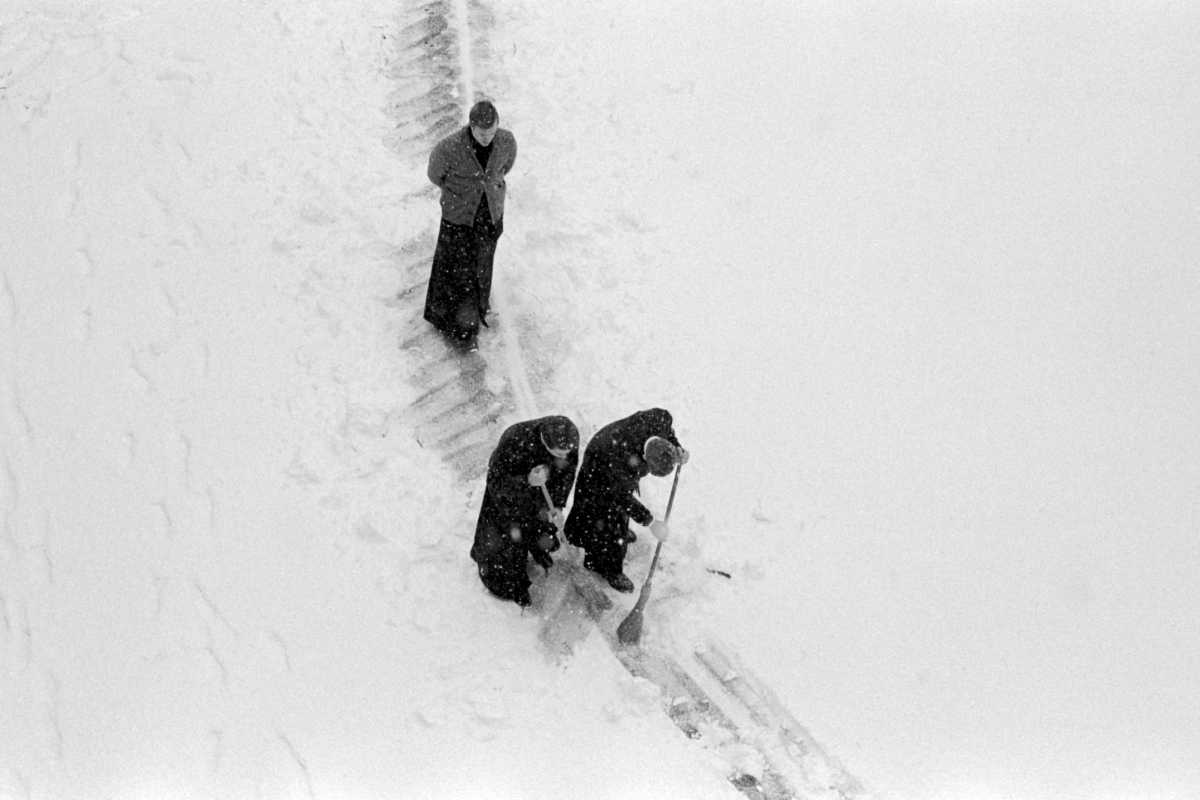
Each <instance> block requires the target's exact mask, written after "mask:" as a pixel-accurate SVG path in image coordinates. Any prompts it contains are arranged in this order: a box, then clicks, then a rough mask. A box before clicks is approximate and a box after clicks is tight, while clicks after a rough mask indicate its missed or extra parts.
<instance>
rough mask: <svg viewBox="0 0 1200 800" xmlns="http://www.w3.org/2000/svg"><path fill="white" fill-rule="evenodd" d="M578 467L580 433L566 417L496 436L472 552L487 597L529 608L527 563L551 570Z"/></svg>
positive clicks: (513, 428) (533, 422) (520, 424)
mask: <svg viewBox="0 0 1200 800" xmlns="http://www.w3.org/2000/svg"><path fill="white" fill-rule="evenodd" d="M578 464H579V429H578V428H576V427H575V423H573V422H571V420H570V419H568V418H567V417H561V416H552V417H542V418H540V419H534V420H529V421H528V422H518V423H516V424H515V425H512V426H510V427H509V428H508V429H506V430H505V431H504V433H503V434H501V435H500V442H499V444H497V445H496V449H495V451H493V452H492V456H491V458H490V459H489V460H488V472H487V487H486V488H485V490H484V493H483V506H482V507H481V508H480V509H479V522H478V523H477V524H476V525H475V543H474V545H473V546H472V547H471V558H472V559H474V560H475V562H476V563H477V564H478V565H479V578H480V580H482V581H483V585H484V586H486V587H487V588H488V591H490V592H491V593H492V594H494V595H496V596H497V597H500V598H503V599H505V600H512V601H513V602H515V603H516V604H517V605H520V606H527V605H529V583H530V581H529V575H528V574H527V572H526V569H527V567H528V565H529V557H530V556H532V557H533V560H534V561H536V562H537V563H538V564H540V565H541V566H542V568H543V569H545V570H547V571H548V570H549V569H550V567H551V566H552V565H553V564H554V559H552V558H551V557H550V554H551V553H553V552H554V551H555V550H557V549H558V548H559V541H558V532H559V531H560V530H561V529H562V525H563V516H562V508H563V506H565V505H566V504H567V496H568V495H570V494H571V487H572V486H573V485H574V483H575V467H576V466H577V465H578ZM543 491H545V492H547V493H549V495H550V499H551V500H552V501H553V504H552V505H551V504H549V503H547V502H546V495H545V494H543Z"/></svg>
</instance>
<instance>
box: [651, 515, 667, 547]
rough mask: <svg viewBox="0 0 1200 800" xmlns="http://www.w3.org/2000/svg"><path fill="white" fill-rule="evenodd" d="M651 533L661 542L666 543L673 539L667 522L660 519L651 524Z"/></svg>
mask: <svg viewBox="0 0 1200 800" xmlns="http://www.w3.org/2000/svg"><path fill="white" fill-rule="evenodd" d="M650 532H651V533H652V534H654V538H655V539H658V540H659V541H660V542H665V541H666V540H667V539H669V538H671V529H670V527H668V526H667V523H666V522H665V521H663V520H660V519H656V520H654V522H651V523H650Z"/></svg>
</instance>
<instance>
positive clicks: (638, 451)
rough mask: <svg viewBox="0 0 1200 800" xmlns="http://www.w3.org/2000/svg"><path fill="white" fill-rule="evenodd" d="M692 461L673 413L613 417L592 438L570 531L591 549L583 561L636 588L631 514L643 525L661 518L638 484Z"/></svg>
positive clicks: (574, 540)
mask: <svg viewBox="0 0 1200 800" xmlns="http://www.w3.org/2000/svg"><path fill="white" fill-rule="evenodd" d="M686 460H687V451H686V450H684V449H683V447H682V446H681V445H680V444H679V440H678V439H677V438H675V431H674V429H673V428H672V420H671V414H670V412H668V411H666V410H664V409H661V408H651V409H649V410H646V411H639V412H637V413H636V414H632V415H630V416H628V417H626V418H625V419H619V420H617V421H616V422H610V423H609V424H608V425H605V426H604V427H603V428H601V429H600V430H599V431H597V432H596V435H595V436H593V437H592V440H591V441H590V442H588V446H587V449H586V450H585V451H584V454H583V466H582V467H581V468H580V470H579V481H578V483H577V484H576V486H575V500H574V502H573V504H572V506H571V513H570V515H569V516H568V517H567V524H566V529H565V533H566V537H567V541H568V542H570V543H571V544H573V545H575V546H577V547H582V548H583V549H584V550H585V551H586V553H587V555H586V556H585V557H584V560H583V565H584V566H585V567H587V568H588V569H590V570H592V571H594V572H597V573H599V574H600V576H601V577H603V578H604V579H605V580H607V581H608V583H609V585H610V586H612V587H613V588H614V589H616V590H617V591H620V592H631V591H633V581H631V580H629V578H628V576H626V575H625V572H624V566H625V550H626V549H627V548H628V546H629V543H630V542H633V541H635V540H636V539H637V535H636V534H635V533H634V532H633V531H631V530H629V521H630V519H632V520H633V521H634V522H636V523H638V524H639V525H650V524H651V523H652V522H654V521H655V520H654V515H653V514H651V513H650V510H649V509H647V508H646V507H645V506H644V505H642V504H641V502H640V501H638V499H637V497H635V495H636V494H637V493H638V484H639V483H640V482H641V479H642V478H644V477H646V475H648V474H653V475H655V476H658V477H664V476H666V475H670V474H671V470H673V469H674V468H675V465H676V464H679V463H682V462H684V461H686Z"/></svg>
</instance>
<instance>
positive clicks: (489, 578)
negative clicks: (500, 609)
mask: <svg viewBox="0 0 1200 800" xmlns="http://www.w3.org/2000/svg"><path fill="white" fill-rule="evenodd" d="M526 563H527V561H526V553H525V550H524V549H523V548H512V549H511V550H510V551H509V552H506V553H504V554H501V555H499V556H497V557H495V558H491V559H488V560H487V561H485V562H483V563H481V564H480V565H479V579H480V580H481V581H483V585H484V586H486V587H487V590H488V591H489V592H491V593H492V594H493V595H495V596H496V597H499V598H500V599H502V600H512V601H513V602H515V603H516V604H517V605H519V606H527V605H529V602H530V600H529V583H530V581H529V575H528V574H527V573H526V569H525V566H526Z"/></svg>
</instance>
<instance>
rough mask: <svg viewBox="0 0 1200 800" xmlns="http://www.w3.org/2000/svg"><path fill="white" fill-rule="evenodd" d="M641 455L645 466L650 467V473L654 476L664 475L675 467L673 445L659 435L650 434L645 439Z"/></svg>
mask: <svg viewBox="0 0 1200 800" xmlns="http://www.w3.org/2000/svg"><path fill="white" fill-rule="evenodd" d="M643 456H644V458H645V459H646V466H648V467H649V468H650V474H651V475H654V476H655V477H658V478H662V477H665V476H667V475H670V474H671V470H673V469H675V445H673V444H671V443H670V442H668V441H667V440H666V439H664V438H662V437H661V436H651V437H650V438H649V439H647V440H646V446H645V447H644V448H643Z"/></svg>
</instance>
